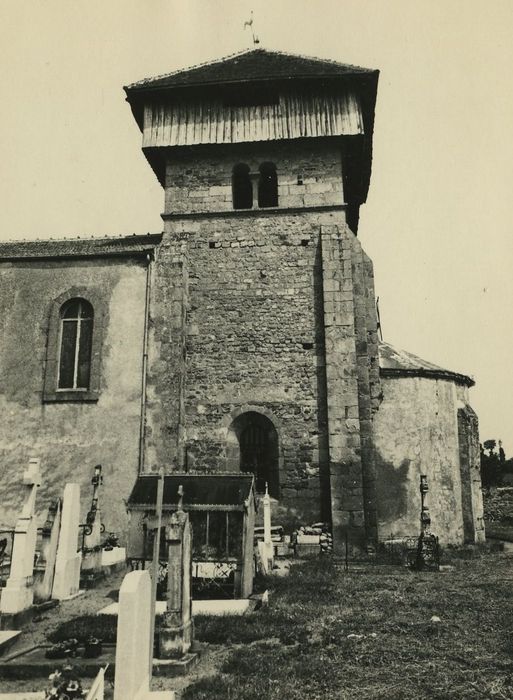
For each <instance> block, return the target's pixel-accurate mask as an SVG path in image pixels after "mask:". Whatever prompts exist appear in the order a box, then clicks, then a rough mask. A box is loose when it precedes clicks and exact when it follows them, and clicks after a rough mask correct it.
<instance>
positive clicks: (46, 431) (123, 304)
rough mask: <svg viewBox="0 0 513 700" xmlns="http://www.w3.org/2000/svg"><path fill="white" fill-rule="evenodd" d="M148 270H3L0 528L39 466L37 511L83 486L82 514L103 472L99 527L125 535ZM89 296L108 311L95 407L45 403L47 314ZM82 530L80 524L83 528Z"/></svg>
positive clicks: (128, 266) (56, 266)
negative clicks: (27, 473)
mask: <svg viewBox="0 0 513 700" xmlns="http://www.w3.org/2000/svg"><path fill="white" fill-rule="evenodd" d="M145 281H146V270H145V264H141V263H138V262H135V261H133V262H131V261H128V260H123V261H121V260H119V259H115V258H112V259H91V260H73V261H69V260H56V261H30V262H29V261H26V262H23V263H22V262H19V263H17V262H12V263H2V264H1V265H0V325H1V333H0V377H1V386H0V415H1V416H2V420H1V421H0V477H1V478H0V503H1V507H0V522H1V523H5V524H12V523H14V521H15V519H16V517H17V515H18V512H19V509H20V507H21V498H22V493H23V487H22V485H21V476H22V472H23V469H24V468H25V467H26V464H27V461H28V459H29V457H31V456H37V457H39V458H40V460H41V470H42V474H43V480H42V484H43V485H42V488H41V491H40V493H39V495H38V503H37V506H38V510H40V511H41V510H43V509H44V508H45V507H46V506H48V504H49V502H50V500H51V499H52V498H54V497H56V496H62V491H63V489H64V485H65V483H66V482H67V481H77V482H79V483H80V484H81V494H82V499H81V505H82V516H83V515H84V513H85V512H86V511H87V509H88V508H89V505H90V499H91V495H92V486H91V478H92V475H93V467H94V465H95V464H98V463H100V464H102V466H103V476H104V487H103V491H102V494H101V501H102V502H103V504H104V505H103V510H104V514H103V520H104V522H105V523H106V526H107V528H108V529H112V530H120V529H121V528H124V527H125V522H126V516H125V508H124V505H123V502H122V497H125V496H127V495H128V493H129V492H130V489H131V487H132V485H133V482H134V480H135V478H136V475H137V467H138V438H139V420H140V392H141V372H142V348H143V328H144V305H145ZM73 290H76V294H77V296H87V294H88V291H90V292H91V295H92V296H93V297H94V299H95V300H98V302H99V303H100V302H101V303H100V306H101V307H102V309H103V316H102V315H101V314H99V313H97V314H96V317H95V324H96V325H95V332H96V330H101V331H102V345H101V361H100V366H99V378H98V379H99V394H98V398H97V400H93V401H86V402H82V401H80V400H75V401H67V402H56V401H48V402H47V401H45V400H44V379H45V363H46V349H47V340H48V331H49V322H50V321H49V319H50V315H51V314H50V310H51V307H52V304H53V302H54V300H55V299H58V298H59V296H60V295H62V294H63V293H66V292H69V291H71V292H72V295H74V293H73ZM81 522H83V520H81Z"/></svg>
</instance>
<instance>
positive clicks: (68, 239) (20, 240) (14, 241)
mask: <svg viewBox="0 0 513 700" xmlns="http://www.w3.org/2000/svg"><path fill="white" fill-rule="evenodd" d="M161 235H162V231H159V232H158V233H150V232H149V231H148V232H146V233H120V234H114V235H111V236H105V235H102V236H70V237H66V236H65V237H64V238H51V237H50V238H10V239H7V240H0V246H3V245H7V244H9V245H12V244H18V243H29V244H30V245H33V244H37V243H40V244H48V243H77V242H78V241H80V242H81V243H90V242H91V241H119V240H127V239H132V238H145V237H152V236H161Z"/></svg>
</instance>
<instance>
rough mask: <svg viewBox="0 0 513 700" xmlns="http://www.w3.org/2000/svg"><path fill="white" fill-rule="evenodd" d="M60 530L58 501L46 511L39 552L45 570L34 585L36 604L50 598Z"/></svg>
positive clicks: (59, 503)
mask: <svg viewBox="0 0 513 700" xmlns="http://www.w3.org/2000/svg"><path fill="white" fill-rule="evenodd" d="M60 529H61V501H60V499H58V500H57V501H55V502H54V503H52V505H51V506H50V508H49V509H48V516H47V519H46V522H45V524H44V525H43V538H42V544H41V551H42V555H43V560H44V561H45V570H44V574H43V576H42V580H39V581H35V583H34V598H35V599H36V601H37V602H45V601H47V600H50V598H51V596H52V588H53V581H54V577H55V563H56V559H57V545H58V543H59V533H60Z"/></svg>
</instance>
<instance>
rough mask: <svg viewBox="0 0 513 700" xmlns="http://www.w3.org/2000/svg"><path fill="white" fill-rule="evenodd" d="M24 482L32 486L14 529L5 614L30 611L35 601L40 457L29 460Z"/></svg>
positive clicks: (1, 603)
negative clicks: (34, 582)
mask: <svg viewBox="0 0 513 700" xmlns="http://www.w3.org/2000/svg"><path fill="white" fill-rule="evenodd" d="M23 483H24V484H25V486H27V487H28V494H27V498H26V501H25V504H24V506H23V509H22V511H21V515H20V517H19V518H18V520H17V521H16V526H15V529H14V540H13V546H12V555H11V568H10V572H9V578H8V579H7V583H6V586H5V588H4V589H3V591H2V597H1V599H0V611H1V612H2V613H4V614H5V613H8V614H9V613H11V614H13V613H18V612H21V611H22V610H26V609H27V608H30V606H31V605H32V603H33V600H34V590H33V572H34V557H35V553H36V540H37V521H36V512H35V509H36V494H37V489H38V488H39V486H40V485H41V472H40V468H39V460H38V459H30V460H29V464H28V467H27V469H26V471H25V472H24V474H23Z"/></svg>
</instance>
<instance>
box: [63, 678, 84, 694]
mask: <svg viewBox="0 0 513 700" xmlns="http://www.w3.org/2000/svg"><path fill="white" fill-rule="evenodd" d="M78 690H81V688H80V683H79V682H78V681H70V682H69V683H68V685H67V686H66V692H67V693H76V692H77V691H78Z"/></svg>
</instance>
